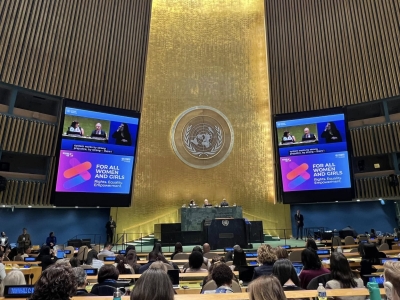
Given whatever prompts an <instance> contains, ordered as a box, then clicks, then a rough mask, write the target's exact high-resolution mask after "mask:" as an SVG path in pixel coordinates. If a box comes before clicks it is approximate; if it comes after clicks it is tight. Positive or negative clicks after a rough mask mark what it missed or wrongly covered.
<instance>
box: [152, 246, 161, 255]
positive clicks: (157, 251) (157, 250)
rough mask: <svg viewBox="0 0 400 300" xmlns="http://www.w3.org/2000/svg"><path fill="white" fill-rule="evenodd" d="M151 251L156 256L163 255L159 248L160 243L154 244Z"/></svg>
mask: <svg viewBox="0 0 400 300" xmlns="http://www.w3.org/2000/svg"><path fill="white" fill-rule="evenodd" d="M152 251H153V252H155V253H156V254H158V253H160V254H161V255H163V252H162V247H161V244H160V243H155V245H154V246H153V250H152Z"/></svg>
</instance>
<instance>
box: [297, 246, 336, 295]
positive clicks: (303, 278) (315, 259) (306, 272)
mask: <svg viewBox="0 0 400 300" xmlns="http://www.w3.org/2000/svg"><path fill="white" fill-rule="evenodd" d="M301 262H302V264H303V270H302V271H301V273H300V276H299V277H300V286H301V287H302V288H303V289H307V285H308V284H309V283H310V281H311V280H312V279H314V278H315V277H317V276H320V275H324V274H328V273H330V271H329V270H328V269H325V268H323V267H322V263H321V260H320V259H319V256H318V254H317V252H316V251H315V250H313V249H309V248H306V249H304V250H303V251H302V252H301Z"/></svg>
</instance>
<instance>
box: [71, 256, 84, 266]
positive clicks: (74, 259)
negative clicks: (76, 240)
mask: <svg viewBox="0 0 400 300" xmlns="http://www.w3.org/2000/svg"><path fill="white" fill-rule="evenodd" d="M69 264H70V265H71V267H72V268H76V267H79V266H80V265H81V263H80V262H79V259H78V258H77V257H71V259H70V260H69Z"/></svg>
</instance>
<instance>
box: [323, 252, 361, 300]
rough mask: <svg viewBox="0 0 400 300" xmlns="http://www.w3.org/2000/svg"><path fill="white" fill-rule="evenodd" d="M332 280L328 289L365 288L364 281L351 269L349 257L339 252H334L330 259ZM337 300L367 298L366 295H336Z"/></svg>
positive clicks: (327, 284)
mask: <svg viewBox="0 0 400 300" xmlns="http://www.w3.org/2000/svg"><path fill="white" fill-rule="evenodd" d="M330 268H331V275H332V280H329V281H328V282H327V283H326V285H325V288H326V289H350V288H353V289H354V288H364V282H363V280H362V279H361V278H357V277H356V276H355V275H354V273H353V271H352V270H351V269H350V265H349V262H348V260H347V258H346V257H345V256H344V255H343V254H342V253H338V252H333V253H332V255H331V259H330ZM334 299H335V300H365V296H352V297H334Z"/></svg>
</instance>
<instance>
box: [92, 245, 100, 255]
mask: <svg viewBox="0 0 400 300" xmlns="http://www.w3.org/2000/svg"><path fill="white" fill-rule="evenodd" d="M100 247H101V246H100V245H94V246H93V247H92V249H93V250H96V252H97V253H100Z"/></svg>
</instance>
